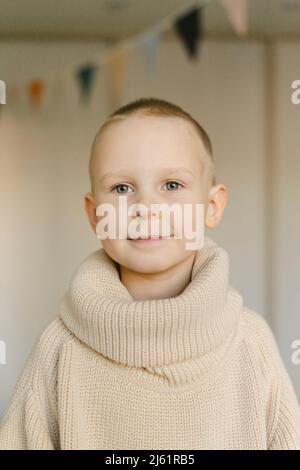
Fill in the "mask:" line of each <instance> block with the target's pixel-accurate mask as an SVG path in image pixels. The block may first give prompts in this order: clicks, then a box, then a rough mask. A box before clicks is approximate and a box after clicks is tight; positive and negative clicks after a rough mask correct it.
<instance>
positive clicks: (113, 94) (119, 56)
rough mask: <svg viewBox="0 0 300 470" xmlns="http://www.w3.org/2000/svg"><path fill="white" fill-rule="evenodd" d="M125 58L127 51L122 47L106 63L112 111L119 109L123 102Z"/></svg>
mask: <svg viewBox="0 0 300 470" xmlns="http://www.w3.org/2000/svg"><path fill="white" fill-rule="evenodd" d="M125 56H126V51H125V49H123V48H122V47H121V48H119V49H117V50H116V51H115V52H114V53H113V54H111V55H110V56H109V57H108V59H107V61H106V63H105V65H106V73H107V76H106V78H107V91H108V100H109V109H110V110H114V109H116V108H118V107H119V106H120V105H121V102H122V92H123V78H124V77H123V74H124V59H125Z"/></svg>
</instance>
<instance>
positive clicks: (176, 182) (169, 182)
mask: <svg viewBox="0 0 300 470" xmlns="http://www.w3.org/2000/svg"><path fill="white" fill-rule="evenodd" d="M168 184H169V185H174V184H175V185H177V186H176V187H175V188H174V186H173V187H172V186H171V191H174V190H175V189H178V185H179V186H181V187H182V184H181V183H178V181H168V182H167V183H166V185H168Z"/></svg>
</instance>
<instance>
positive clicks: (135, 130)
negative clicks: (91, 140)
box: [93, 116, 208, 273]
mask: <svg viewBox="0 0 300 470" xmlns="http://www.w3.org/2000/svg"><path fill="white" fill-rule="evenodd" d="M204 152H205V149H204V147H203V144H202V142H201V139H200V137H199V136H198V135H197V133H196V131H195V130H194V129H193V127H192V126H191V125H190V124H189V123H188V122H186V121H185V120H184V119H181V118H167V117H157V116H130V117H127V118H126V119H124V120H122V121H118V122H115V123H112V124H111V125H110V126H108V127H107V128H106V129H105V130H104V132H103V133H101V135H100V137H99V138H98V142H97V146H96V148H95V152H94V155H93V177H94V188H95V190H94V198H93V203H94V206H95V207H98V205H99V204H103V203H109V204H111V205H112V206H114V207H115V209H116V215H117V221H118V220H119V219H118V214H119V211H118V206H119V202H118V200H119V197H120V196H125V197H126V202H127V207H128V208H129V206H130V205H131V204H135V203H140V204H143V205H144V206H146V208H147V209H148V219H147V217H146V216H145V213H141V214H143V216H145V217H144V220H148V222H149V230H148V235H149V236H150V235H151V225H150V224H151V220H153V218H154V216H152V217H151V204H157V203H158V204H162V203H164V204H167V205H168V206H170V205H172V204H174V203H177V204H179V205H180V206H182V208H183V205H184V204H191V205H192V206H193V207H195V204H196V203H202V204H204V207H206V204H207V190H208V188H207V187H205V185H204V182H205V181H204V177H203V159H202V157H203V154H204ZM134 214H135V212H134ZM192 214H193V223H192V227H191V228H192V229H193V230H195V229H196V225H195V219H196V218H195V211H194V210H193V211H192ZM101 218H102V217H101ZM101 218H100V217H99V216H97V221H99V220H101ZM161 218H162V214H160V219H161ZM133 219H136V217H135V216H134V215H130V216H128V219H127V220H128V223H129V222H130V221H132V220H133ZM116 227H117V233H118V227H119V226H118V222H117V224H116ZM169 229H170V238H168V239H160V240H150V241H136V240H130V239H129V238H128V239H118V238H117V239H104V240H101V243H102V246H103V248H104V249H105V251H106V252H107V253H108V254H109V256H110V257H111V258H113V259H114V260H115V261H117V262H118V263H119V264H120V265H121V266H126V267H127V268H128V269H131V270H133V271H135V272H140V273H157V272H160V271H163V270H166V269H168V268H170V267H172V266H175V265H176V264H177V263H180V262H182V261H184V259H186V258H188V257H189V256H191V254H193V251H191V250H187V249H186V242H191V241H194V240H190V239H187V238H184V232H183V237H182V239H175V238H174V237H172V235H174V220H173V219H172V216H171V219H170V225H169ZM159 234H160V235H162V226H161V225H160V228H159ZM127 235H128V237H129V234H127Z"/></svg>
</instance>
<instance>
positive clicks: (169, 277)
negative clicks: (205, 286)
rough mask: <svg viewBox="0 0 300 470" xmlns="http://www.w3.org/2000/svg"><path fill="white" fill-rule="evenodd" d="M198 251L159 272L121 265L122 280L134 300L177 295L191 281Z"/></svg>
mask: <svg viewBox="0 0 300 470" xmlns="http://www.w3.org/2000/svg"><path fill="white" fill-rule="evenodd" d="M195 256H196V252H192V254H191V256H189V257H188V258H186V259H184V260H183V261H182V262H180V263H178V264H176V265H175V266H172V267H171V268H170V269H168V270H166V271H163V272H158V273H154V274H153V273H150V274H149V273H139V272H136V271H132V270H130V269H128V268H127V267H126V266H119V269H118V271H119V276H120V280H121V282H122V283H123V284H124V286H125V287H126V288H127V290H128V291H129V293H130V294H131V296H132V297H133V299H134V300H148V299H165V298H171V297H176V296H178V295H180V294H181V292H182V291H183V290H184V289H185V288H186V286H187V285H188V284H189V282H190V281H191V274H192V268H193V263H194V259H195Z"/></svg>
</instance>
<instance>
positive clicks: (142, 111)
mask: <svg viewBox="0 0 300 470" xmlns="http://www.w3.org/2000/svg"><path fill="white" fill-rule="evenodd" d="M134 114H135V115H143V116H147V115H148V116H160V117H161V116H165V117H180V118H183V119H185V120H186V121H188V122H189V123H190V124H192V126H193V127H194V129H195V130H196V132H197V134H198V135H199V137H200V138H201V141H202V143H203V146H204V149H205V151H206V153H205V155H204V167H205V171H206V177H207V181H208V185H209V186H210V185H212V186H214V185H215V184H216V176H215V162H214V158H213V148H212V144H211V141H210V138H209V137H208V135H207V133H206V131H205V130H204V129H203V127H202V126H200V124H199V123H198V122H197V121H196V120H195V119H194V118H193V117H192V116H191V115H190V114H189V113H187V112H186V111H184V110H183V109H182V108H180V106H177V105H175V104H173V103H170V102H169V101H166V100H163V99H160V98H154V97H144V98H139V99H137V100H134V101H132V102H130V103H128V104H126V105H125V106H121V107H120V108H118V109H117V110H116V111H114V112H113V113H112V114H110V115H109V116H108V118H107V119H106V120H105V122H104V123H103V124H102V126H101V127H100V129H99V130H98V132H97V134H96V136H95V138H94V140H93V143H92V148H91V155H90V161H89V175H90V181H91V189H92V192H93V191H94V180H93V155H94V153H95V148H96V145H97V141H98V138H99V136H100V134H101V133H102V132H103V131H104V129H106V128H107V127H108V126H109V125H111V124H112V123H114V122H117V121H118V120H120V119H124V118H125V117H126V116H131V115H134Z"/></svg>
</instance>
